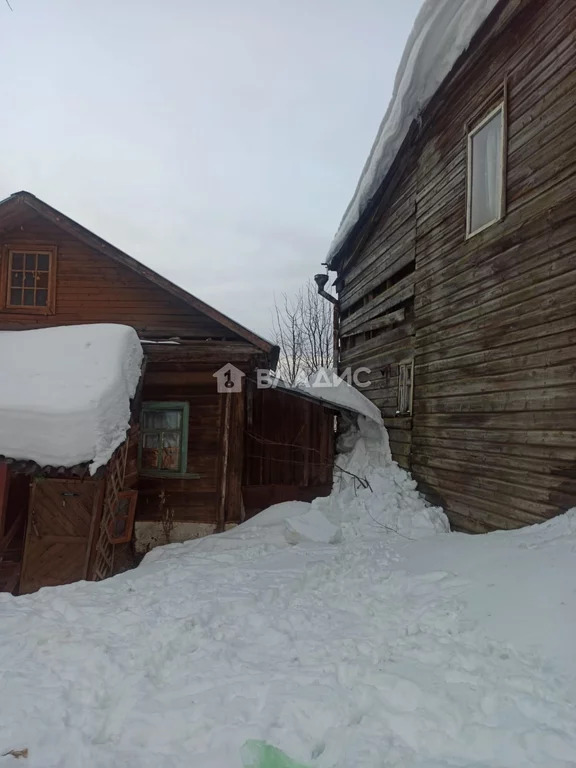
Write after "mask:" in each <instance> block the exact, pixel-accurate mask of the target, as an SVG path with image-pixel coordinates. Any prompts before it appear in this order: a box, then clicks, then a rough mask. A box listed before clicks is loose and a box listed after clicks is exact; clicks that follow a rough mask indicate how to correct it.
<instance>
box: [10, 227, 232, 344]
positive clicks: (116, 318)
mask: <svg viewBox="0 0 576 768" xmlns="http://www.w3.org/2000/svg"><path fill="white" fill-rule="evenodd" d="M0 241H1V242H2V243H18V244H20V243H22V244H24V243H26V244H27V245H30V246H33V245H34V243H37V244H39V245H56V246H57V248H58V256H57V262H58V265H57V270H58V271H57V277H58V279H57V286H56V313H55V314H53V315H38V314H30V315H26V314H24V313H22V312H20V311H18V312H6V311H0V329H4V330H10V329H14V328H19V327H44V326H47V325H69V324H74V323H91V322H108V323H125V324H127V325H132V326H133V327H135V328H136V329H137V330H138V331H139V332H141V333H142V334H143V335H145V334H146V333H150V334H151V335H154V334H155V333H161V332H167V333H174V335H186V336H188V337H190V338H202V339H203V338H207V337H213V338H229V339H236V338H238V337H236V336H235V335H234V334H233V333H232V332H231V331H229V330H228V329H226V328H224V327H223V326H221V325H219V324H218V323H217V322H215V321H214V320H212V319H211V318H209V317H207V316H205V315H203V314H202V313H201V312H199V311H197V310H195V309H193V308H192V307H190V306H188V305H187V304H185V303H184V302H183V301H180V300H179V299H178V298H176V297H174V296H171V295H170V294H169V293H167V292H166V291H163V290H162V289H161V288H159V287H158V286H156V285H154V284H153V283H151V282H149V281H148V280H146V279H145V278H144V277H142V276H141V275H139V274H137V273H136V272H134V271H133V270H131V269H129V268H127V267H125V266H123V265H121V264H118V263H117V262H115V261H113V260H112V259H111V258H109V257H107V256H104V255H102V254H100V253H97V252H96V251H94V250H92V249H91V248H89V247H88V246H86V245H84V243H82V242H80V241H79V240H76V239H75V238H73V237H71V236H70V235H68V234H67V233H65V232H63V231H62V230H60V229H58V228H57V227H55V226H54V225H53V224H51V223H50V222H48V221H46V220H45V219H43V218H41V217H40V216H37V215H36V216H34V217H32V218H28V219H27V220H26V221H25V222H24V223H23V224H22V225H20V226H18V227H17V228H15V229H14V230H12V231H7V232H3V233H2V236H1V238H0Z"/></svg>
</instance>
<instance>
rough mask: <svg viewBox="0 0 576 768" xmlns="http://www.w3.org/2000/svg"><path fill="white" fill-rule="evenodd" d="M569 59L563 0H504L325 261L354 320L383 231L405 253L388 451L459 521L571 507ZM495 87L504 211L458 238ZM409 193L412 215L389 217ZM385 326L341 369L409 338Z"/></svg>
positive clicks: (383, 269)
mask: <svg viewBox="0 0 576 768" xmlns="http://www.w3.org/2000/svg"><path fill="white" fill-rule="evenodd" d="M575 60H576V13H575V10H574V3H573V0H547V2H546V3H542V2H539V0H529V1H526V2H523V3H517V2H512V0H511V1H510V2H508V3H506V2H505V3H502V4H501V6H500V15H498V14H497V15H495V16H494V17H493V19H492V20H491V22H490V24H489V25H487V27H486V28H485V30H484V32H483V33H482V36H481V37H480V38H479V39H478V40H477V42H476V43H475V44H474V46H473V47H472V49H471V50H470V53H469V55H468V57H467V58H466V59H465V60H463V61H462V62H461V64H460V66H459V69H458V70H457V71H456V72H455V73H453V75H452V76H451V78H450V81H449V82H448V83H447V84H446V85H445V86H443V88H442V89H441V90H440V91H439V92H438V94H437V95H436V97H435V99H434V100H433V102H432V103H431V104H430V105H429V108H428V109H427V110H426V111H425V113H424V115H423V128H422V131H421V133H420V135H419V136H418V137H417V140H416V142H415V144H413V146H411V147H410V146H406V147H405V148H404V150H403V157H402V162H401V166H403V167H404V168H405V170H404V171H403V172H402V173H401V174H400V181H399V182H398V183H396V184H395V185H393V191H392V192H390V191H389V192H388V193H387V195H388V198H387V199H383V200H382V202H381V204H380V208H379V213H378V218H377V220H375V221H374V222H373V224H372V225H371V227H369V228H368V231H369V234H368V238H367V239H366V235H365V236H364V242H363V243H362V242H361V244H360V247H359V249H358V252H357V253H356V255H355V256H354V257H353V258H352V259H349V260H348V262H347V263H343V266H342V267H341V269H340V271H339V281H340V283H341V284H343V287H342V289H341V296H342V298H343V301H344V304H345V305H346V306H349V304H350V301H358V300H359V299H360V297H362V298H363V299H364V302H365V303H364V305H363V306H362V307H361V311H362V318H361V317H360V315H359V314H358V310H357V314H356V320H354V322H356V321H357V322H360V320H361V319H366V318H368V317H371V316H373V313H374V311H375V310H377V309H378V304H379V302H381V297H380V296H378V297H376V298H374V297H372V296H371V295H370V293H369V291H367V292H365V288H363V287H362V286H364V287H366V286H367V285H368V284H370V285H371V284H373V283H376V282H377V281H378V280H379V279H380V278H383V277H386V278H387V279H388V277H389V268H388V261H387V258H388V256H387V254H389V253H390V251H391V250H392V249H393V248H397V247H398V246H397V239H398V238H397V235H396V234H395V230H396V231H399V232H401V233H402V234H401V242H403V243H405V245H406V248H409V249H412V251H413V252H414V253H415V259H416V261H415V266H416V268H415V272H414V275H413V277H412V278H411V280H412V285H413V291H414V307H413V315H412V320H411V322H412V331H411V332H412V334H413V335H412V336H411V337H410V338H411V339H412V341H413V349H414V356H415V364H416V367H415V391H414V412H413V418H412V429H411V438H407V437H406V435H405V434H402V438H401V440H400V439H399V437H398V435H399V432H400V430H396V429H393V430H391V432H390V434H391V443H392V449H393V453H394V456H395V458H396V459H397V460H398V461H400V462H401V463H404V464H405V465H410V466H411V468H412V471H413V473H414V475H415V476H416V477H417V478H418V479H419V480H420V482H421V487H422V488H423V489H425V490H428V491H430V492H431V494H432V495H433V497H434V499H435V500H437V501H439V502H441V503H442V504H444V506H445V508H446V510H447V512H448V514H449V516H450V518H451V520H452V523H453V525H454V526H455V527H457V528H460V529H464V530H469V531H484V530H491V529H494V528H512V527H517V526H520V525H523V524H528V523H533V522H537V521H541V520H544V519H546V518H548V517H550V516H553V515H555V514H557V513H559V512H561V511H563V510H565V509H567V508H568V507H570V506H573V505H574V504H575V503H576V386H575V384H574V381H575V375H576V70H575V67H574V61H575ZM505 90H507V92H508V105H507V108H508V125H507V134H508V151H507V173H506V200H507V209H506V216H505V218H504V220H503V221H501V222H500V223H498V224H495V225H494V226H492V227H490V228H488V229H486V230H485V231H483V232H482V233H480V234H478V235H476V236H474V237H472V238H470V239H468V240H467V239H466V214H465V206H466V137H465V126H466V124H467V123H468V122H469V121H470V120H474V119H477V118H478V116H479V115H480V116H481V115H482V113H483V112H484V111H486V110H487V108H488V107H489V106H490V105H491V104H492V103H494V100H495V99H497V98H498V97H499V94H500V93H502V92H504V91H505ZM408 190H412V192H411V194H412V196H413V198H412V199H414V200H415V209H414V211H415V212H414V215H413V216H412V217H411V218H410V217H409V215H408V211H406V215H405V217H404V218H403V219H402V217H399V218H400V219H402V220H404V221H406V225H405V229H402V224H400V222H398V223H397V224H396V226H393V225H392V226H391V224H390V217H391V216H396V217H397V219H398V211H399V210H400V209H401V208H402V206H403V205H405V204H406V203H405V200H406V197H407V191H408ZM374 243H377V244H378V246H377V248H378V255H376V256H375V255H374V245H373V244H374ZM404 279H405V278H404ZM364 293H365V295H363V294H364ZM349 325H350V322H348V324H347V325H344V323H342V325H341V329H342V331H344V330H346V331H349ZM395 333H396V331H394V330H386V331H384V332H383V333H382V335H381V337H380V338H376V339H374V340H362V338H361V337H360V338H359V341H358V344H357V345H356V347H352V348H351V349H347V348H346V346H345V348H344V351H343V353H342V360H341V362H342V364H343V365H347V364H350V363H353V364H354V365H366V366H369V367H372V368H373V367H376V368H378V369H379V368H380V367H381V364H382V362H384V361H389V360H397V356H398V355H402V354H403V353H404V351H405V350H406V351H407V350H408V346H407V345H404V346H402V344H403V342H402V340H401V339H399V338H398V336H397V335H393V334H395ZM399 346H400V350H399V349H398V347H399ZM395 386H396V382H395V380H394V377H393V375H392V376H391V377H390V378H389V379H388V380H386V379H382V380H377V386H376V387H375V388H374V389H370V390H368V395H369V396H370V397H371V398H372V399H373V400H374V402H376V403H377V404H378V405H379V406H380V407H381V408H382V409H383V412H384V414H385V416H389V415H390V410H391V409H392V408H393V407H394V402H395V397H396V391H395ZM388 423H389V424H390V423H394V422H388Z"/></svg>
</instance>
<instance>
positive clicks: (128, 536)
mask: <svg viewBox="0 0 576 768" xmlns="http://www.w3.org/2000/svg"><path fill="white" fill-rule="evenodd" d="M120 499H128V500H129V504H128V515H127V516H126V530H125V531H124V534H123V535H122V536H114V524H115V522H116V520H117V517H118V515H117V514H116V510H114V515H113V516H112V519H111V520H110V523H109V525H108V530H107V532H106V533H107V534H108V541H109V542H110V544H129V543H130V541H132V534H133V533H134V520H135V518H136V503H137V501H138V491H120V493H119V494H118V502H117V504H116V508H118V503H119V502H120Z"/></svg>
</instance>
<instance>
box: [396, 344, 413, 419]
mask: <svg viewBox="0 0 576 768" xmlns="http://www.w3.org/2000/svg"><path fill="white" fill-rule="evenodd" d="M402 368H406V369H407V370H408V371H409V376H408V382H409V386H410V392H409V393H408V396H407V397H406V400H407V401H408V409H407V410H400V405H401V402H402V400H403V399H404V398H403V395H402V385H403V382H402V374H401V371H402ZM413 406H414V360H413V358H409V359H406V360H401V361H400V362H399V363H398V391H397V409H396V416H412V410H413Z"/></svg>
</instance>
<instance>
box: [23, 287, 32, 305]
mask: <svg viewBox="0 0 576 768" xmlns="http://www.w3.org/2000/svg"><path fill="white" fill-rule="evenodd" d="M24 306H25V307H33V306H34V289H33V288H32V289H31V290H25V291H24Z"/></svg>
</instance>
